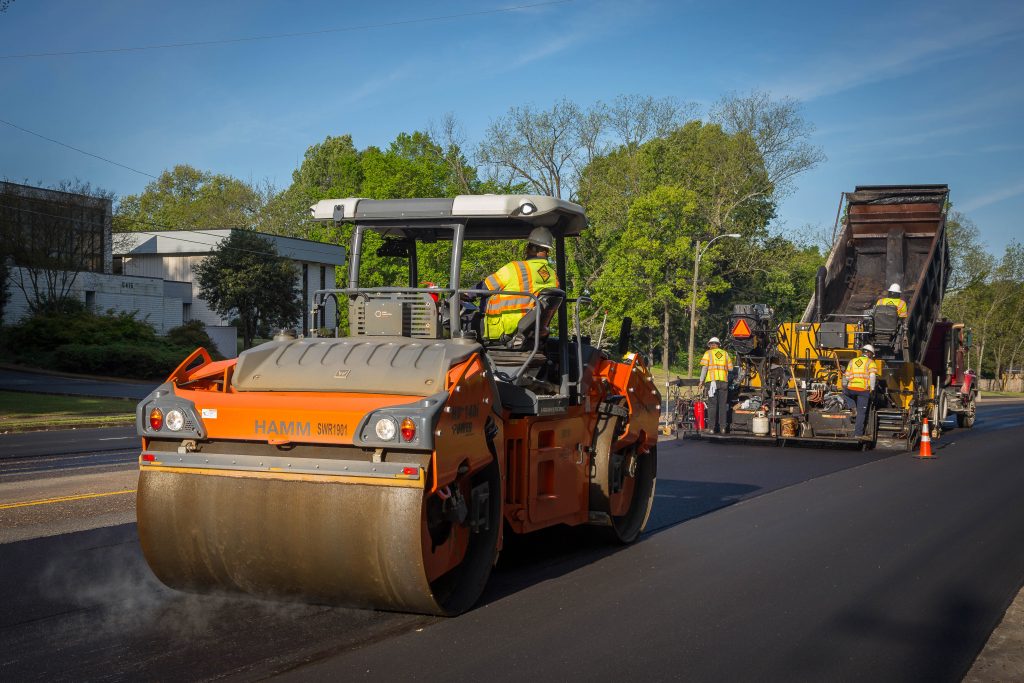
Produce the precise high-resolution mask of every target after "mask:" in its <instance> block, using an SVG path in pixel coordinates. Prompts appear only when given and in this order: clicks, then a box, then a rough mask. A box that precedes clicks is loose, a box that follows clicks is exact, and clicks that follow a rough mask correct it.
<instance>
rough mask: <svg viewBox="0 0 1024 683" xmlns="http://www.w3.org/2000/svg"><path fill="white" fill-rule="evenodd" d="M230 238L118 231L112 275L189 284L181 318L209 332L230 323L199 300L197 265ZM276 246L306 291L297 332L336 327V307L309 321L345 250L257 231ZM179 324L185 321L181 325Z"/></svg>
mask: <svg viewBox="0 0 1024 683" xmlns="http://www.w3.org/2000/svg"><path fill="white" fill-rule="evenodd" d="M230 234H231V230H188V231H185V230H182V231H177V230H175V231H164V232H145V233H139V232H131V233H115V234H114V244H115V245H116V247H117V248H116V250H115V253H114V264H113V267H114V272H115V273H117V272H120V273H123V274H124V275H126V276H132V277H144V278H155V279H160V280H163V281H166V282H168V283H174V284H176V285H187V286H188V289H189V292H190V294H191V296H189V297H188V298H187V299H186V298H182V299H180V300H179V301H178V304H179V305H180V307H181V311H180V314H179V315H180V320H201V321H202V322H203V323H204V324H205V325H206V326H207V328H208V329H210V328H216V327H221V326H226V325H228V322H229V321H228V320H226V319H224V318H222V317H221V316H219V315H217V314H216V313H214V312H213V311H211V310H210V308H209V307H208V306H207V305H206V302H205V301H203V300H202V299H200V298H199V297H198V285H195V284H194V283H195V273H194V269H195V267H196V266H197V265H198V264H199V263H201V262H202V261H203V259H205V258H206V257H207V256H209V255H210V253H211V252H213V251H214V250H215V249H216V248H217V245H218V244H219V243H220V242H221V241H222V240H224V239H226V238H227V237H228V235H230ZM259 234H260V236H261V237H263V238H264V239H266V240H268V241H270V242H271V243H273V245H274V248H275V249H276V251H277V253H278V255H280V256H284V257H287V258H289V259H291V260H292V261H294V262H295V264H296V265H297V266H298V279H297V281H296V289H298V290H300V291H301V293H302V300H303V302H305V304H304V306H303V316H302V320H301V321H296V323H297V324H298V326H299V329H297V330H296V331H297V332H299V333H301V334H304V335H308V334H309V331H310V329H316V328H322V327H328V328H333V327H334V326H335V325H336V324H337V320H336V315H335V311H334V308H333V307H332V306H327V307H325V308H326V309H329V310H326V311H324V312H322V313H321V314H320V315H319V316H318V319H317V320H312V319H311V318H310V305H309V304H310V301H311V298H312V295H313V292H315V291H316V290H318V289H324V288H328V287H335V286H336V284H335V277H336V273H337V269H339V268H340V267H341V266H342V264H343V263H344V262H345V249H344V247H341V246H338V245H334V244H325V243H323V242H313V241H310V240H303V239H298V238H295V237H281V236H279V235H269V234H264V233H259ZM178 324H181V323H178Z"/></svg>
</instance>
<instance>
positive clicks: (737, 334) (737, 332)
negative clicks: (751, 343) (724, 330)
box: [731, 318, 752, 339]
mask: <svg viewBox="0 0 1024 683" xmlns="http://www.w3.org/2000/svg"><path fill="white" fill-rule="evenodd" d="M731 334H732V336H733V338H735V339H747V338H748V337H751V336H752V335H751V333H750V325H748V324H747V319H746V318H740V319H739V320H737V321H736V324H735V325H733V326H732V333H731Z"/></svg>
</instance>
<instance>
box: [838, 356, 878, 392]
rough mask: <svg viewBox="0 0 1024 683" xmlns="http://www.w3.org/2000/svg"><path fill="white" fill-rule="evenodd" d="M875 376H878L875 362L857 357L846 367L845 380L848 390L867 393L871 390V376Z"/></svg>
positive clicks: (865, 357) (864, 357)
mask: <svg viewBox="0 0 1024 683" xmlns="http://www.w3.org/2000/svg"><path fill="white" fill-rule="evenodd" d="M874 374H877V370H876V369H875V363H874V361H873V360H871V359H870V358H868V357H867V356H857V357H856V358H854V359H853V360H851V361H850V362H849V363H848V364H847V365H846V372H844V373H843V379H845V380H846V388H847V389H850V390H852V391H867V390H869V389H870V388H871V375H874Z"/></svg>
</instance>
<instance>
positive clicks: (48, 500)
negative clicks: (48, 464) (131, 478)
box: [0, 489, 136, 510]
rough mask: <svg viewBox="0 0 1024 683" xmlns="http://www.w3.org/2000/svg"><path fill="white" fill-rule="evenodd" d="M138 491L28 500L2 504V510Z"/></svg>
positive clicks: (0, 506)
mask: <svg viewBox="0 0 1024 683" xmlns="http://www.w3.org/2000/svg"><path fill="white" fill-rule="evenodd" d="M135 491H136V489H132V490H131V491H107V492H106V493H79V494H77V495H74V496H60V497H59V498H43V499H41V500H26V501H23V502H21V503H0V510H9V509H10V508H24V507H29V506H31V505H49V504H50V503H66V502H68V501H71V500H85V499H87V498H103V497H105V496H123V495H125V494H127V493H135Z"/></svg>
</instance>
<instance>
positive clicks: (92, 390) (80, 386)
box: [0, 367, 159, 400]
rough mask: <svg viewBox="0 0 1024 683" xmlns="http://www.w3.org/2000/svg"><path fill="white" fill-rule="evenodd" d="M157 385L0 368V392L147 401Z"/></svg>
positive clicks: (154, 383)
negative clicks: (27, 392)
mask: <svg viewBox="0 0 1024 683" xmlns="http://www.w3.org/2000/svg"><path fill="white" fill-rule="evenodd" d="M157 384H159V382H137V381H134V380H113V379H109V380H108V379H102V378H93V377H71V376H68V375H55V374H51V373H42V372H30V371H26V370H15V369H12V368H9V367H7V368H5V367H0V391H31V392H36V393H43V394H69V395H73V396H99V397H101V398H133V399H137V400H141V399H144V398H146V396H148V395H149V392H151V391H153V389H154V388H155V387H156V386H157Z"/></svg>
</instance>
